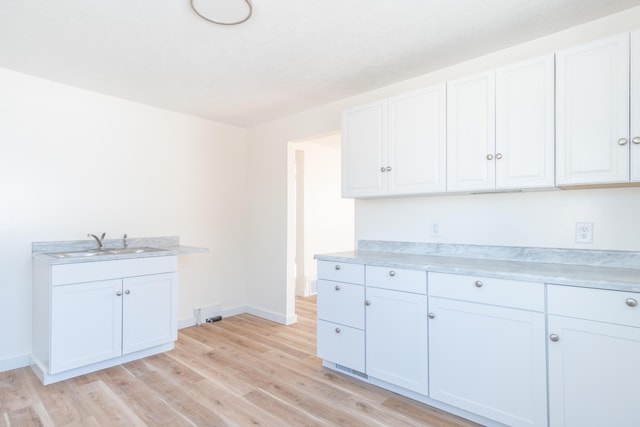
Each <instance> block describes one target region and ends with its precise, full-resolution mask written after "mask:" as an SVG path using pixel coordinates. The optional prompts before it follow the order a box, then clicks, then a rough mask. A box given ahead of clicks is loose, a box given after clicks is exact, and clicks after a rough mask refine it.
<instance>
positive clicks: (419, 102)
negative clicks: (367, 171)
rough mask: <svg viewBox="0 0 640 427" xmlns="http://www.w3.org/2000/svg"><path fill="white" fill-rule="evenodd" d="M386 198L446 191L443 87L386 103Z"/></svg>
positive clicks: (444, 95) (444, 92)
mask: <svg viewBox="0 0 640 427" xmlns="http://www.w3.org/2000/svg"><path fill="white" fill-rule="evenodd" d="M388 141H389V146H388V148H387V156H388V157H387V158H388V165H387V166H389V167H390V168H391V170H390V171H388V172H389V173H387V174H386V176H387V188H388V190H389V194H419V193H436V192H443V191H445V190H446V173H445V167H446V159H447V157H446V156H447V153H446V86H445V85H444V84H442V85H438V86H435V87H432V88H429V89H425V90H421V91H418V92H412V93H409V94H406V95H402V96H398V97H395V98H391V99H390V100H389V140H388Z"/></svg>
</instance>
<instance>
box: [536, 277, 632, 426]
mask: <svg viewBox="0 0 640 427" xmlns="http://www.w3.org/2000/svg"><path fill="white" fill-rule="evenodd" d="M576 302H579V303H576ZM638 302H640V297H639V296H638V294H635V293H628V292H619V291H609V290H599V289H581V288H572V287H566V286H553V285H549V286H548V304H549V307H548V311H549V320H548V323H549V324H548V330H549V341H548V348H549V414H550V426H551V427H601V426H616V427H632V426H633V427H635V426H638V425H639V421H638V420H640V405H638V402H640V386H639V384H640V370H639V369H638V361H639V360H640V307H638V306H637V304H638Z"/></svg>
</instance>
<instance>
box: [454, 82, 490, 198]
mask: <svg viewBox="0 0 640 427" xmlns="http://www.w3.org/2000/svg"><path fill="white" fill-rule="evenodd" d="M494 147H495V72H494V71H493V70H492V71H490V72H487V73H482V74H478V75H474V76H471V77H467V78H464V79H460V80H455V81H451V82H449V83H448V84H447V191H473V190H490V189H493V188H494V187H495V173H494V163H493V162H494V160H493V159H494Z"/></svg>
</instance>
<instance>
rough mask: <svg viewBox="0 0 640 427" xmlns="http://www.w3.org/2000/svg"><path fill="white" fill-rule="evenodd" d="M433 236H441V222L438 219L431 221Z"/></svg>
mask: <svg viewBox="0 0 640 427" xmlns="http://www.w3.org/2000/svg"><path fill="white" fill-rule="evenodd" d="M431 237H440V223H438V221H434V222H432V223H431Z"/></svg>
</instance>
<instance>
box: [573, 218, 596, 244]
mask: <svg viewBox="0 0 640 427" xmlns="http://www.w3.org/2000/svg"><path fill="white" fill-rule="evenodd" d="M576 243H593V223H592V222H576Z"/></svg>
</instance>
